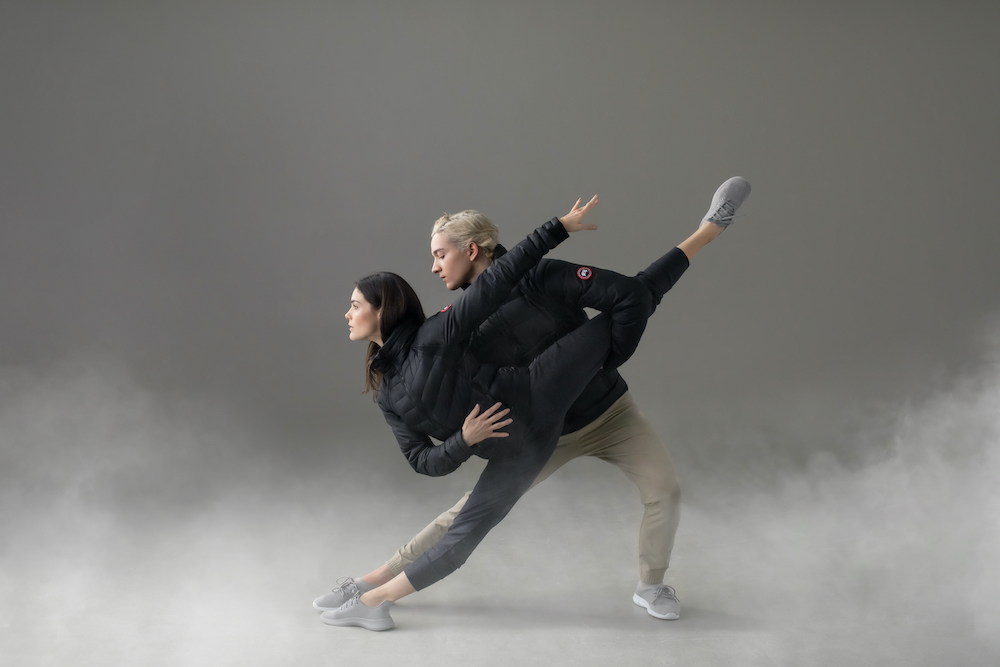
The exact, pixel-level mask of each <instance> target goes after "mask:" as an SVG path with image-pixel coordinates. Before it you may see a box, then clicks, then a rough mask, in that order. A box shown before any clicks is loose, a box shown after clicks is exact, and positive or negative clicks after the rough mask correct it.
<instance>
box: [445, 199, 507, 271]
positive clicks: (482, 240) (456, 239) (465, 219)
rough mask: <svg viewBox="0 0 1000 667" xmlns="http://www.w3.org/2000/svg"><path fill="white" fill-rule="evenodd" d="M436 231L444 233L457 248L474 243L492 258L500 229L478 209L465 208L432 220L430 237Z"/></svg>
mask: <svg viewBox="0 0 1000 667" xmlns="http://www.w3.org/2000/svg"><path fill="white" fill-rule="evenodd" d="M437 233H441V234H444V235H445V236H446V237H447V238H448V240H449V241H451V242H452V243H453V244H455V245H456V246H458V247H459V248H466V247H468V245H469V244H470V243H475V244H476V245H477V246H479V247H480V249H482V251H483V252H485V253H486V256H487V257H489V258H490V259H493V251H494V250H496V247H497V240H498V239H499V238H500V230H498V229H497V226H496V225H494V224H493V223H492V222H490V219H489V218H487V217H486V216H485V215H483V214H482V213H480V212H479V211H473V210H466V211H459V212H458V213H445V214H444V215H442V216H441V217H440V218H438V219H437V220H436V221H435V222H434V229H432V230H431V238H434V235H435V234H437Z"/></svg>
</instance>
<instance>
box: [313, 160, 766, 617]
mask: <svg viewBox="0 0 1000 667" xmlns="http://www.w3.org/2000/svg"><path fill="white" fill-rule="evenodd" d="M740 180H742V179H740ZM743 182H744V183H745V181H743ZM747 194H749V188H748V187H747V192H746V193H745V194H743V193H742V190H740V189H737V190H736V191H732V192H731V191H729V190H726V189H725V186H724V187H723V188H720V190H719V192H717V193H716V199H718V200H719V202H714V203H713V207H714V209H716V210H717V211H719V213H718V214H717V215H716V218H717V220H713V219H712V217H711V212H710V215H709V216H707V217H706V220H707V221H708V223H709V224H703V225H702V227H701V228H699V230H698V231H697V232H695V234H693V235H692V236H691V237H689V238H688V239H687V240H686V241H685V242H684V243H683V244H681V245H680V246H679V248H680V249H681V250H682V251H683V252H684V253H685V254H686V255H687V256H688V258H691V257H693V256H694V253H695V252H697V251H698V250H699V249H700V248H701V247H702V246H704V245H705V244H706V243H708V242H710V241H711V240H712V239H714V238H715V237H716V236H718V234H719V233H721V231H722V230H723V229H724V227H725V226H726V225H728V223H729V221H730V220H731V217H732V213H733V212H735V208H738V206H739V204H741V203H742V200H743V199H745V198H746V195H747ZM720 195H721V199H720ZM596 203H597V198H596V197H594V198H593V199H591V200H590V202H588V203H587V204H586V205H584V206H580V202H579V201H578V202H577V203H576V205H574V206H573V208H572V209H571V210H570V212H569V213H568V214H566V215H565V216H563V217H562V218H554V219H552V220H550V221H549V222H547V223H545V224H544V225H543V226H542V227H539V228H538V229H537V230H535V231H534V232H532V233H531V234H530V235H529V236H528V238H526V239H525V240H524V241H522V242H521V243H519V244H518V245H517V246H515V247H514V248H513V249H511V250H510V251H509V252H507V253H506V254H505V255H504V256H503V257H501V258H500V259H499V260H497V261H496V262H494V263H493V264H492V265H491V266H490V267H489V268H488V269H487V270H486V271H485V272H484V273H483V274H482V275H480V276H479V278H478V279H477V280H476V281H475V282H474V283H473V284H472V285H471V286H470V287H469V288H468V289H467V290H466V291H465V292H464V293H463V294H462V295H461V296H460V297H459V298H458V299H457V300H456V301H455V302H454V303H453V304H452V305H451V306H449V307H448V308H445V309H444V310H442V311H441V312H440V313H437V314H435V315H434V316H432V317H431V318H428V319H425V318H424V314H423V309H422V307H421V306H420V302H419V299H418V298H417V295H416V293H415V292H414V291H413V290H412V288H411V287H410V286H409V285H408V284H407V283H406V282H405V281H404V280H403V279H402V278H400V277H399V276H397V275H395V274H391V273H378V274H373V275H371V276H367V277H366V278H363V279H362V280H360V281H358V284H357V287H356V288H355V290H354V293H353V294H352V296H351V307H350V310H349V311H348V312H347V314H346V317H347V320H348V323H349V327H350V337H351V340H366V341H368V342H369V349H368V356H367V360H366V362H367V363H366V368H367V375H366V390H368V389H374V390H376V392H377V394H376V397H377V401H378V404H379V407H380V408H381V409H382V411H383V414H384V415H385V419H386V421H387V422H388V423H389V425H390V427H391V428H392V430H393V432H394V433H395V435H396V438H397V440H398V441H399V445H400V448H401V449H402V451H403V453H404V455H405V456H406V458H407V460H408V461H409V462H410V464H411V466H413V468H414V469H415V470H416V471H417V472H420V473H423V474H427V475H445V474H448V473H450V472H453V471H454V470H456V469H457V468H458V467H459V466H460V465H461V464H462V463H463V462H465V461H466V460H468V459H469V458H470V457H471V456H472V455H473V454H476V455H478V456H481V457H483V458H486V459H488V463H487V465H486V468H485V469H484V470H483V473H482V475H481V476H480V478H479V481H478V482H477V484H476V486H475V488H474V489H473V491H472V494H471V495H470V496H469V499H468V501H467V503H466V505H465V507H464V508H463V509H462V511H461V512H460V513H459V515H458V516H457V517H456V519H455V521H454V523H453V525H452V526H451V528H450V529H449V531H448V533H447V534H446V535H445V537H444V538H442V539H441V540H440V541H439V542H437V543H436V544H435V545H434V546H433V547H432V548H431V549H429V550H428V551H426V552H425V553H424V554H422V555H421V556H420V557H419V558H418V559H417V560H416V561H414V562H413V563H412V564H410V565H409V566H408V567H407V568H406V569H405V570H404V571H403V572H402V573H401V574H399V575H398V576H396V577H395V578H394V579H392V580H391V581H389V582H388V583H386V584H384V585H382V586H380V587H378V588H376V589H374V590H371V591H368V592H366V593H364V594H363V595H362V594H361V593H360V592H359V593H358V594H357V595H355V596H354V597H353V598H352V599H350V600H349V601H347V602H346V603H345V604H344V605H343V606H342V607H340V608H339V609H335V610H333V611H326V612H324V613H323V615H322V618H323V621H324V622H326V623H328V624H330V625H359V626H362V627H365V628H368V629H370V630H387V629H389V628H391V627H393V625H394V624H393V621H392V618H391V616H390V615H389V606H390V604H391V603H392V602H394V601H396V600H398V599H399V598H401V597H403V596H405V595H408V594H410V593H413V592H415V591H417V590H421V589H423V588H426V587H427V586H429V585H431V584H433V583H435V582H436V581H439V580H440V579H442V578H444V577H445V576H447V575H448V574H450V573H452V572H454V571H455V570H456V569H458V568H459V567H461V565H462V564H463V563H464V562H465V560H466V559H467V558H468V556H469V555H470V554H471V552H472V551H473V549H475V547H476V546H477V545H478V544H479V542H480V541H481V540H482V539H483V538H484V537H485V536H486V534H487V533H488V532H489V530H490V529H492V528H493V526H495V525H496V524H497V523H499V522H500V521H501V520H502V519H503V518H504V516H506V514H507V512H508V511H509V510H510V509H511V508H512V507H513V505H514V504H515V503H516V502H517V500H518V499H519V498H520V497H521V496H522V495H523V494H524V493H525V491H527V489H528V488H529V487H530V486H531V483H532V482H533V481H534V479H535V477H536V475H537V474H538V472H539V470H541V468H542V467H543V466H544V464H545V462H546V461H547V460H548V458H549V456H550V455H551V454H552V449H553V447H554V446H555V444H556V442H557V440H558V438H559V434H560V430H561V424H562V420H563V417H564V415H565V413H566V410H567V409H568V408H569V406H570V405H571V404H572V403H573V401H574V400H575V399H576V397H577V395H578V394H579V392H580V391H581V390H582V389H583V387H585V386H586V384H587V382H588V381H589V380H590V379H591V377H593V375H594V374H595V373H596V372H597V371H598V370H599V369H600V368H601V367H602V366H605V365H607V366H617V365H620V364H621V363H623V362H624V361H625V360H627V359H628V358H629V357H630V356H631V354H632V352H634V350H635V348H636V346H637V345H638V343H639V339H640V337H641V335H642V332H643V330H644V329H645V325H646V319H647V318H648V316H649V315H650V314H651V312H652V310H653V308H654V307H655V306H654V304H655V303H657V302H658V301H659V298H658V294H657V291H658V290H659V289H660V288H659V287H658V282H659V281H658V280H657V275H656V270H655V267H656V264H654V265H652V266H651V267H650V268H649V269H647V271H646V272H643V273H641V274H639V276H637V277H635V278H626V277H624V276H623V277H622V288H621V297H620V298H619V299H618V301H617V302H616V304H615V306H614V307H613V309H612V310H611V311H610V312H607V313H603V314H601V315H600V316H598V317H596V318H594V319H592V320H590V321H589V322H588V323H586V324H584V325H583V326H581V327H580V328H578V329H577V330H575V331H573V332H572V333H570V334H568V335H567V336H565V337H563V338H561V339H559V340H558V341H556V342H555V343H553V344H552V346H550V347H549V348H548V349H547V350H546V351H545V352H543V353H542V354H541V355H539V356H538V357H537V358H536V359H535V360H534V361H533V362H532V363H531V365H530V366H528V367H525V368H510V367H504V368H496V367H489V366H483V365H480V364H479V363H478V362H477V361H476V360H475V359H474V358H473V357H472V355H471V354H470V353H469V352H468V349H467V347H468V342H469V338H470V336H471V334H472V333H473V332H474V331H475V329H476V328H477V327H478V326H479V324H481V323H482V322H483V321H484V320H485V319H486V318H487V317H488V316H489V315H491V314H492V313H493V311H494V310H495V309H496V308H497V307H498V306H499V305H500V304H502V303H503V301H504V300H505V299H506V298H507V297H508V296H509V294H510V291H511V290H512V289H513V288H514V287H515V285H516V284H517V282H518V281H519V280H520V278H521V277H522V276H523V275H524V274H525V273H526V272H527V271H528V270H529V269H531V267H533V266H534V265H535V264H537V262H538V261H539V260H540V259H541V258H542V256H543V255H544V254H545V253H547V252H548V251H549V250H550V249H552V248H554V247H555V246H556V245H558V244H559V243H560V242H562V241H563V240H564V239H565V238H567V237H568V233H570V232H575V231H580V230H583V229H595V228H596V227H594V226H593V225H584V224H583V223H582V220H583V218H584V216H586V214H587V213H588V212H589V211H590V210H591V209H592V208H593V206H594V205H596ZM723 204H724V205H723ZM504 405H505V406H506V407H504ZM482 406H488V407H487V408H486V409H485V410H481V407H482ZM502 407H503V409H501V408H502ZM511 409H513V415H514V416H515V417H516V420H512V419H511V418H508V417H507V415H508V413H510V412H511ZM500 429H506V432H504V431H501V430H500ZM508 436H512V437H510V439H509V440H508V441H503V440H501V439H502V438H507V437H508ZM431 437H434V438H436V439H438V440H441V441H442V444H441V445H434V444H433V443H432V442H431V440H430V438H431Z"/></svg>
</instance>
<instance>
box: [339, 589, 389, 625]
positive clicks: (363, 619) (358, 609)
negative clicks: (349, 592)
mask: <svg viewBox="0 0 1000 667" xmlns="http://www.w3.org/2000/svg"><path fill="white" fill-rule="evenodd" d="M391 606H392V603H391V602H389V601H388V600H386V601H385V602H383V603H382V604H380V605H379V606H377V607H369V606H368V605H366V604H365V603H364V602H362V601H361V593H358V594H357V595H355V596H354V597H352V598H351V599H350V600H348V601H347V602H345V603H344V604H343V606H341V607H339V608H337V609H334V610H333V611H324V612H323V613H322V614H321V615H320V618H321V619H323V622H324V623H326V624H327V625H357V626H359V627H362V628H364V629H365V630H374V631H375V632H381V631H382V630H391V629H392V628H394V627H396V624H395V623H394V622H393V620H392V616H390V615H389V607H391Z"/></svg>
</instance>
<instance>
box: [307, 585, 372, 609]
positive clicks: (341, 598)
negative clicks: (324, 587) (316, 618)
mask: <svg viewBox="0 0 1000 667" xmlns="http://www.w3.org/2000/svg"><path fill="white" fill-rule="evenodd" d="M374 588H377V586H375V585H374V584H369V583H368V582H367V581H365V580H364V579H354V578H352V577H341V578H340V579H337V587H336V588H334V589H333V590H332V591H330V592H329V593H327V594H326V595H320V596H319V597H318V598H316V599H315V600H313V608H314V609H316V610H317V611H333V610H334V609H337V608H338V607H340V606H342V605H343V604H344V603H345V602H347V601H348V600H350V599H351V598H352V597H354V596H355V595H358V594H359V593H362V594H363V593H367V592H368V591H370V590H372V589H374Z"/></svg>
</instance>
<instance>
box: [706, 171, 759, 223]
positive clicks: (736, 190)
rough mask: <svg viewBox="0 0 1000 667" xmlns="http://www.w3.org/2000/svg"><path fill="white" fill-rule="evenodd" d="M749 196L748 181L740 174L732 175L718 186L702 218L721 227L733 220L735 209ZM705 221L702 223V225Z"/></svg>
mask: <svg viewBox="0 0 1000 667" xmlns="http://www.w3.org/2000/svg"><path fill="white" fill-rule="evenodd" d="M749 196H750V183H749V182H748V181H747V179H745V178H742V177H740V176H733V177H732V178H730V179H729V180H728V181H726V182H725V183H723V184H722V185H720V186H719V189H718V190H716V191H715V196H714V197H712V206H711V207H710V208H709V209H708V213H706V214H705V217H704V218H703V220H704V221H705V222H714V223H715V224H717V225H719V226H720V227H722V228H723V229H725V228H726V227H728V226H729V225H731V224H732V222H733V216H734V215H736V211H738V210H739V209H740V206H743V202H745V201H746V200H747V197H749ZM705 222H703V223H702V224H703V225H704V224H705Z"/></svg>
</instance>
